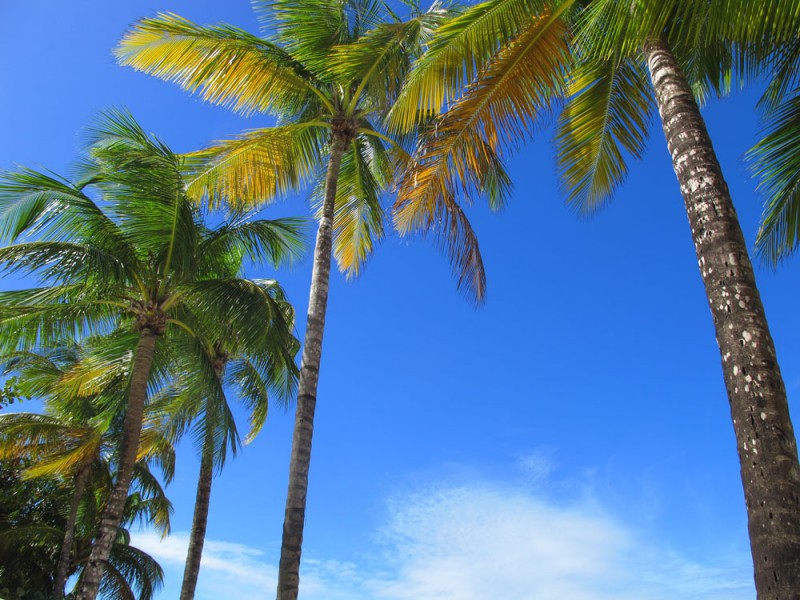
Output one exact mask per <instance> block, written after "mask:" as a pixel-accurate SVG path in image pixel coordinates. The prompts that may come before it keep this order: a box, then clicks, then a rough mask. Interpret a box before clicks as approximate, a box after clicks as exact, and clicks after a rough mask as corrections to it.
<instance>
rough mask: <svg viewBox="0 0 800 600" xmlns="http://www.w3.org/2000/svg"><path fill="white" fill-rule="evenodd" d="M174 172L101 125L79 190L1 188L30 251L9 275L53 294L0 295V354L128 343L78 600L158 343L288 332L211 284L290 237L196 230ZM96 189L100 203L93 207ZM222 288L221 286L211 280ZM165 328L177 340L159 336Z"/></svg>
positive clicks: (26, 177) (110, 529)
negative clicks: (107, 475)
mask: <svg viewBox="0 0 800 600" xmlns="http://www.w3.org/2000/svg"><path fill="white" fill-rule="evenodd" d="M181 168H182V160H181V159H180V158H179V157H178V156H176V155H175V154H173V153H172V152H171V151H170V150H169V149H168V148H167V147H166V146H165V145H164V144H163V143H161V142H159V141H158V140H156V139H154V138H152V137H151V136H148V135H147V134H146V133H145V132H144V131H143V130H142V128H141V127H140V126H139V125H138V124H137V123H136V122H135V121H134V119H133V118H132V117H131V116H130V115H129V114H127V113H124V112H120V111H115V112H109V113H107V114H105V115H104V116H103V117H102V118H101V119H100V120H99V121H98V124H97V125H96V127H95V128H94V129H93V131H92V133H91V137H90V152H89V153H88V157H87V159H86V161H85V162H84V164H83V165H82V169H81V172H82V174H83V177H82V178H81V179H79V180H78V181H77V183H70V182H68V181H66V180H61V179H57V178H55V177H53V176H50V175H46V174H43V173H39V172H36V171H32V170H29V169H22V170H20V171H17V172H12V173H7V174H5V175H4V176H3V177H2V179H1V180H0V234H2V235H3V236H4V237H6V238H8V239H11V240H14V239H16V238H18V237H19V236H20V235H21V234H22V233H23V232H30V233H32V234H35V235H36V236H38V240H39V241H32V242H21V243H17V244H14V245H11V246H7V247H5V248H2V249H0V263H4V264H5V265H6V266H7V269H8V270H12V271H18V270H23V271H27V272H36V273H38V274H39V275H40V276H42V277H43V278H44V279H45V280H46V281H48V282H55V283H54V284H52V285H49V286H46V287H41V288H38V289H32V290H24V291H15V292H3V293H2V294H0V304H2V310H0V323H1V324H2V326H3V332H4V335H3V339H2V340H0V346H2V349H3V350H4V351H17V350H30V349H32V348H34V347H35V346H37V345H38V346H40V347H48V346H50V345H53V344H56V343H58V342H59V340H60V339H63V338H65V337H68V335H77V336H79V337H80V336H81V335H83V334H84V333H86V332H92V331H97V332H106V331H108V329H109V328H110V327H111V326H112V325H116V326H118V327H119V326H121V325H123V324H124V325H125V326H127V327H130V328H132V329H133V330H134V331H135V332H136V334H137V342H136V349H135V351H134V353H133V361H132V364H131V368H130V374H129V380H128V388H127V406H126V411H125V418H124V423H123V426H122V434H121V442H120V450H119V454H118V465H117V474H116V481H115V485H114V491H113V493H112V495H111V498H110V500H109V502H108V503H107V504H106V506H105V510H104V512H103V516H102V518H101V521H100V527H99V532H98V535H97V538H96V541H95V544H94V546H93V548H92V552H91V555H90V558H89V561H88V565H87V567H86V569H85V571H84V573H83V577H82V587H81V590H80V591H79V592H78V595H77V597H78V598H80V599H81V600H93V599H94V598H95V597H96V595H97V590H98V586H99V585H100V577H101V574H102V571H103V568H104V565H105V563H106V560H107V558H108V556H109V553H110V551H111V547H112V544H113V542H114V540H115V539H116V537H117V527H118V526H119V523H120V519H121V518H122V511H123V509H124V506H125V500H126V498H127V497H128V488H129V485H130V482H131V477H132V475H133V469H134V465H135V463H136V456H137V452H138V446H139V438H140V433H141V429H142V418H143V414H144V409H145V403H146V398H147V385H148V380H149V378H150V374H151V368H152V366H153V362H154V353H155V351H156V346H157V341H158V340H159V339H160V338H162V337H163V336H164V335H165V334H169V335H184V334H191V333H192V332H193V331H194V328H197V327H200V326H202V327H207V328H213V323H214V322H226V323H231V324H232V326H233V327H234V329H235V330H236V332H237V335H239V336H241V337H242V338H244V339H247V340H250V341H252V343H254V344H255V343H256V341H257V340H259V339H261V338H263V337H264V336H265V335H268V334H267V332H268V331H270V330H274V331H273V332H272V333H269V335H279V334H278V333H277V332H284V333H285V335H286V343H287V346H288V347H291V341H290V340H293V338H292V337H291V332H290V331H289V330H288V327H287V324H286V323H285V321H284V318H283V313H282V312H281V310H280V309H279V307H277V306H275V303H274V302H273V300H272V299H271V298H269V297H268V296H265V295H264V294H263V293H262V291H261V289H260V287H259V286H258V285H257V282H253V281H249V280H246V279H240V278H231V277H228V275H227V274H228V271H227V269H225V270H221V271H220V270H219V269H218V268H219V267H221V266H222V265H226V266H227V264H228V262H229V260H230V253H231V252H232V251H235V252H237V253H240V254H244V255H248V254H250V253H251V252H252V251H253V249H254V248H258V247H260V246H262V245H268V246H270V247H272V248H273V251H274V253H275V256H276V257H280V256H282V255H283V254H285V252H286V251H287V250H288V249H291V248H293V247H295V246H297V244H298V243H299V240H298V237H297V227H298V223H297V222H296V221H294V220H283V221H281V222H277V221H276V222H266V221H260V222H257V223H252V224H250V223H247V222H245V223H242V224H241V227H227V228H225V230H224V231H223V232H214V231H213V230H212V231H208V230H206V229H205V228H204V227H202V226H201V224H200V223H199V221H198V218H199V215H198V213H196V211H194V210H193V209H192V205H191V204H190V203H189V200H188V198H187V196H186V194H185V192H184V181H183V178H182V175H181ZM89 188H92V189H94V190H96V191H97V193H99V194H100V195H101V198H102V202H95V201H94V200H93V199H92V197H91V196H90V195H89V194H90V192H89ZM220 272H221V273H222V276H219V275H218V274H219V273H220ZM169 325H174V327H169Z"/></svg>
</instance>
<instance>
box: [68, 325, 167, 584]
mask: <svg viewBox="0 0 800 600" xmlns="http://www.w3.org/2000/svg"><path fill="white" fill-rule="evenodd" d="M156 339H157V336H156V334H154V333H153V332H152V331H150V330H149V329H143V330H142V333H141V337H140V338H139V344H138V346H137V348H136V358H135V359H134V362H133V369H132V372H131V383H130V386H129V388H128V406H127V410H126V411H125V422H124V424H123V429H122V441H121V442H120V450H119V465H118V466H117V480H116V482H115V483H114V490H113V491H112V492H111V497H110V498H109V499H108V504H107V505H106V508H105V510H104V511H103V516H102V517H101V519H100V528H99V531H98V534H97V537H96V539H95V542H94V545H93V546H92V552H91V554H90V555H89V560H88V562H87V563H86V568H85V569H84V570H83V574H82V575H81V580H80V590H79V591H78V594H77V596H76V599H77V600H95V598H96V597H97V592H98V590H99V588H100V580H101V578H102V577H103V570H104V569H105V564H106V561H107V560H108V555H109V554H110V553H111V546H112V545H113V543H114V540H115V539H116V536H117V528H118V527H119V524H120V521H121V520H122V511H123V510H124V508H125V501H126V500H127V499H128V488H129V487H130V484H131V477H132V476H133V467H134V465H135V464H136V454H137V452H138V451H139V436H140V435H141V433H142V418H143V416H144V405H145V400H146V398H147V379H148V377H149V376H150V367H151V366H152V364H153V351H154V350H155V347H156Z"/></svg>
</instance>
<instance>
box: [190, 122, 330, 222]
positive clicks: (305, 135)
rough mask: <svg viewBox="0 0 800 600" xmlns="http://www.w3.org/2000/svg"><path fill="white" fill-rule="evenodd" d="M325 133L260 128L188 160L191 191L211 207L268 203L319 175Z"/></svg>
mask: <svg viewBox="0 0 800 600" xmlns="http://www.w3.org/2000/svg"><path fill="white" fill-rule="evenodd" d="M326 133H327V132H326V129H325V127H324V126H322V125H321V124H318V123H300V124H292V125H284V126H280V127H273V128H269V129H257V130H253V131H249V132H247V133H245V134H243V135H240V136H238V137H236V138H233V139H230V140H224V141H219V142H216V143H215V144H214V146H212V147H210V148H207V149H205V150H200V151H198V152H193V153H191V154H188V155H186V156H185V169H186V192H187V194H188V195H189V196H190V197H191V198H193V199H195V200H196V201H200V200H201V199H205V201H206V202H207V203H208V205H209V206H210V207H211V208H216V207H219V206H220V204H221V203H223V202H224V203H226V204H227V205H228V206H229V207H230V208H231V209H233V210H238V209H241V208H244V207H249V206H252V205H253V204H265V203H268V202H270V201H271V200H273V199H275V198H276V197H277V196H281V195H286V194H288V193H289V192H292V191H294V190H296V189H297V188H299V187H300V186H302V185H304V184H305V183H307V182H308V181H309V179H310V178H311V177H312V176H313V175H314V174H316V172H317V165H318V164H319V160H320V155H321V152H322V149H323V147H324V144H325V137H324V135H323V134H326Z"/></svg>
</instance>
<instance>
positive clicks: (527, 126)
mask: <svg viewBox="0 0 800 600" xmlns="http://www.w3.org/2000/svg"><path fill="white" fill-rule="evenodd" d="M566 65H567V46H566V25H565V23H564V22H563V20H562V19H561V18H560V17H559V16H558V15H553V14H550V15H545V16H542V17H539V18H537V19H535V20H533V21H531V23H530V27H529V28H528V29H527V30H526V31H524V32H523V33H522V34H521V35H519V36H518V37H517V38H516V39H515V40H514V41H513V42H512V43H511V44H509V45H508V46H507V47H506V48H505V49H504V50H503V51H502V52H500V53H499V54H498V55H497V56H496V57H495V59H494V61H492V62H491V63H490V64H489V65H488V66H487V68H486V70H485V71H484V72H483V73H482V74H481V75H480V76H479V77H478V79H477V81H476V82H475V83H474V84H472V85H471V86H469V88H468V89H467V91H466V93H465V94H464V96H463V97H462V98H461V99H460V100H459V101H458V102H456V103H455V104H454V105H453V107H452V108H451V109H450V110H449V111H448V112H447V113H445V114H444V115H443V116H442V117H441V118H440V119H439V120H438V121H437V124H436V127H435V129H434V131H433V132H432V133H431V134H430V135H429V136H428V138H427V140H426V141H425V142H424V143H423V146H422V149H421V151H420V152H418V154H417V156H416V159H417V160H416V162H415V164H414V166H413V167H412V168H411V169H409V170H408V171H407V173H406V175H405V177H404V178H403V179H402V181H401V184H400V189H399V192H398V198H397V202H396V203H395V211H394V223H395V226H396V227H397V229H398V230H399V232H400V233H401V235H403V234H406V233H409V232H411V231H416V230H422V231H426V230H428V229H430V228H434V227H435V228H438V229H439V230H440V235H441V236H442V239H443V241H444V244H445V246H446V247H447V249H448V252H449V254H450V259H451V263H452V264H453V266H454V268H455V269H456V271H457V273H458V277H459V281H460V282H467V283H469V284H470V285H473V286H477V287H476V288H475V293H476V295H477V297H480V296H481V294H482V290H481V288H480V286H481V285H482V276H477V275H476V269H477V265H478V264H479V253H478V251H477V242H476V241H474V235H473V234H472V232H471V229H469V228H468V224H467V223H466V218H465V217H464V215H463V213H462V211H461V209H460V208H459V207H458V204H457V202H456V197H457V196H458V195H459V194H460V195H463V196H464V197H465V198H466V200H467V201H469V199H470V197H471V195H473V194H474V193H475V192H479V193H489V194H490V195H492V194H493V195H494V198H493V203H494V204H495V205H496V206H499V205H500V204H501V200H502V197H503V195H504V193H505V192H506V191H507V190H508V185H509V183H508V180H507V177H506V176H505V173H504V171H503V170H502V161H501V159H500V154H501V150H502V149H503V148H508V147H513V146H515V145H516V144H518V143H519V142H520V140H521V138H523V137H525V136H526V135H528V134H529V133H530V132H531V128H532V126H533V124H534V123H535V122H536V120H537V118H538V117H539V116H540V114H542V113H548V112H549V111H550V107H551V104H552V103H553V101H554V100H555V99H557V98H558V97H560V95H561V94H562V83H561V82H562V78H563V73H564V69H565V68H566ZM448 237H449V238H451V239H450V241H448V240H447V238H448ZM473 241H474V243H473Z"/></svg>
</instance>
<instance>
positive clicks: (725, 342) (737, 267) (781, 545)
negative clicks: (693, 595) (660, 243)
mask: <svg viewBox="0 0 800 600" xmlns="http://www.w3.org/2000/svg"><path fill="white" fill-rule="evenodd" d="M644 51H645V56H646V58H647V64H648V68H649V70H650V77H651V80H652V82H653V88H654V90H655V95H656V101H657V104H658V109H659V113H660V114H661V121H662V124H663V127H664V135H665V136H666V138H667V145H668V147H669V152H670V155H671V157H672V164H673V167H674V169H675V173H676V175H677V177H678V181H679V183H680V188H681V194H682V195H683V199H684V202H685V204H686V211H687V213H688V216H689V224H690V226H691V230H692V238H693V240H694V244H695V249H696V251H697V260H698V265H699V267H700V273H701V275H702V278H703V284H704V285H705V289H706V294H707V296H708V302H709V305H710V307H711V313H712V316H713V319H714V327H715V329H716V335H717V343H718V344H719V348H720V354H721V357H722V370H723V375H724V379H725V386H726V388H727V391H728V400H729V402H730V409H731V416H732V418H733V427H734V430H735V432H736V442H737V447H738V452H739V462H740V466H741V476H742V484H743V486H744V494H745V502H746V504H747V518H748V528H749V532H750V548H751V552H752V555H753V565H754V570H755V584H756V591H757V593H758V599H759V600H789V599H799V598H800V466H798V459H797V443H796V441H795V435H794V431H793V429H792V422H791V420H790V418H789V406H788V402H787V399H786V389H785V387H784V383H783V379H782V377H781V373H780V368H779V367H778V362H777V358H776V354H775V346H774V343H773V341H772V336H771V335H770V332H769V328H768V326H767V320H766V316H765V314H764V307H763V305H762V303H761V297H760V295H759V293H758V289H757V288H756V281H755V275H754V273H753V267H752V264H751V263H750V258H749V256H748V254H747V247H746V244H745V241H744V236H743V235H742V231H741V228H740V226H739V221H738V218H737V216H736V211H735V209H734V207H733V202H732V201H731V197H730V192H729V191H728V186H727V184H726V183H725V180H724V179H723V176H722V170H721V167H720V165H719V162H718V160H717V158H716V155H715V154H714V149H713V147H712V145H711V139H710V138H709V136H708V132H707V131H706V128H705V123H704V122H703V119H702V116H701V115H700V111H699V109H698V106H697V103H696V102H695V100H694V97H693V96H692V92H691V89H690V87H689V85H688V83H687V81H686V78H685V76H684V74H683V72H682V71H681V70H680V67H679V66H678V64H677V62H676V61H675V58H674V56H673V55H672V51H671V49H670V48H669V46H668V45H667V44H666V43H665V42H664V41H662V40H651V41H649V42H648V43H647V44H645V46H644Z"/></svg>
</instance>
